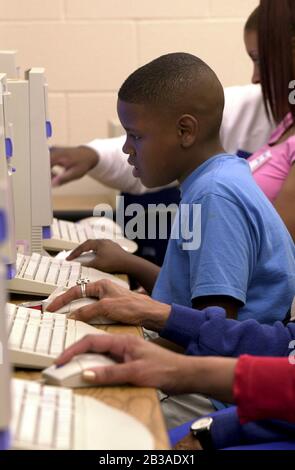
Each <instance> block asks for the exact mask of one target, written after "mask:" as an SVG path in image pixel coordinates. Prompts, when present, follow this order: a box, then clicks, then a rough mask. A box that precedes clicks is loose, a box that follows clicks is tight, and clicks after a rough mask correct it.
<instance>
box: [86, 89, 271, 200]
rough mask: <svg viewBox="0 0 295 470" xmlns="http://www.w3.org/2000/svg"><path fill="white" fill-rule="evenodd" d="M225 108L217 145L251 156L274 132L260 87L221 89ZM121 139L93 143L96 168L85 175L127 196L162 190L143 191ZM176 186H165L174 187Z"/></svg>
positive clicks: (173, 184) (123, 137) (122, 137)
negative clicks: (96, 158) (128, 194)
mask: <svg viewBox="0 0 295 470" xmlns="http://www.w3.org/2000/svg"><path fill="white" fill-rule="evenodd" d="M224 93H225V107H224V113H223V120H222V126H221V130H220V138H221V143H222V145H223V147H224V149H225V150H226V151H227V152H228V153H236V152H237V151H238V150H244V151H246V152H249V153H252V152H254V151H256V150H258V149H259V148H260V147H262V145H264V144H265V143H266V142H267V140H268V138H269V136H270V134H271V132H272V130H273V129H274V128H275V125H274V124H273V123H270V122H269V121H268V119H267V117H266V113H265V109H264V105H263V100H262V93H261V87H260V85H243V86H233V87H228V88H225V90H224ZM124 141H125V136H120V137H115V138H110V139H95V140H93V141H91V142H89V143H88V144H86V145H87V146H88V147H90V148H92V149H93V150H95V151H96V152H97V154H98V164H97V165H96V167H94V168H93V169H92V170H91V171H90V172H89V175H90V176H92V177H93V178H94V179H96V180H97V181H99V182H101V183H103V184H105V185H107V186H110V187H112V188H115V189H119V190H120V191H123V192H128V193H131V194H141V193H144V192H147V191H156V190H157V189H158V190H159V189H162V188H152V189H150V188H146V187H145V186H144V185H143V184H142V183H141V181H140V179H139V178H135V177H134V176H133V174H132V167H131V166H130V165H129V164H128V162H127V158H128V156H127V155H126V154H124V153H123V151H122V146H123V144H124ZM175 185H177V182H175V183H172V184H171V185H169V186H175Z"/></svg>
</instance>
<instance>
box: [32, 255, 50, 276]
mask: <svg viewBox="0 0 295 470" xmlns="http://www.w3.org/2000/svg"><path fill="white" fill-rule="evenodd" d="M50 264H51V258H49V256H42V258H41V261H40V264H39V266H38V269H37V272H36V276H35V281H39V282H45V279H46V277H47V273H48V271H49V267H50Z"/></svg>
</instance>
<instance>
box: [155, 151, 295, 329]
mask: <svg viewBox="0 0 295 470" xmlns="http://www.w3.org/2000/svg"><path fill="white" fill-rule="evenodd" d="M181 193H182V200H181V204H180V207H179V211H178V214H177V216H176V218H175V221H174V225H173V228H172V232H171V238H170V240H169V244H168V247H167V252H166V256H165V260H164V264H163V267H162V269H161V272H160V274H159V276H158V279H157V282H156V284H155V287H154V290H153V294H152V296H153V298H154V299H157V300H159V301H162V302H166V303H168V304H172V303H177V304H180V305H184V306H191V305H192V299H194V298H196V297H200V296H214V295H226V296H230V297H233V298H235V299H237V300H239V301H241V303H242V306H241V307H240V308H239V312H238V319H239V320H245V319H248V318H255V319H256V320H258V321H259V322H261V323H268V324H272V323H273V322H274V321H276V320H283V319H284V318H285V316H286V313H287V311H288V310H289V308H290V306H291V303H292V299H293V297H294V295H295V248H294V243H293V240H292V238H291V236H290V234H289V233H288V231H287V229H286V227H285V225H284V223H283V221H282V220H281V218H280V217H279V215H278V214H277V212H276V210H275V209H274V207H273V206H272V204H271V203H270V202H269V200H268V199H267V198H266V196H265V195H264V194H263V192H262V191H261V190H260V188H259V187H258V186H257V184H256V182H255V181H254V179H253V177H252V174H251V172H250V168H249V165H248V163H247V162H246V161H244V160H242V159H240V158H238V157H237V156H235V155H228V154H220V155H216V156H214V157H212V158H210V159H209V160H207V161H206V162H205V163H203V164H202V165H201V166H200V167H198V168H197V169H196V170H195V171H193V173H191V174H190V175H189V176H188V177H187V178H186V180H185V181H184V182H183V183H182V185H181ZM200 208H201V209H200ZM177 231H178V232H179V237H178V238H177V236H178V234H177ZM190 231H191V232H192V233H193V236H192V237H191V242H190V241H189V239H188V237H189V232H190ZM173 237H174V238H173Z"/></svg>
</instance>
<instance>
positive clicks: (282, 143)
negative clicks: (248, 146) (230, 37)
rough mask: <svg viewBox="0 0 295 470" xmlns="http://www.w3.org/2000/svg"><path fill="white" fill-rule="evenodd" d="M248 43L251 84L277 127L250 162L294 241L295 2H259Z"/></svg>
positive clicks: (247, 32) (248, 25) (250, 23)
mask: <svg viewBox="0 0 295 470" xmlns="http://www.w3.org/2000/svg"><path fill="white" fill-rule="evenodd" d="M244 39H245V45H246V49H247V52H248V54H249V56H250V58H251V59H252V61H253V64H254V71H253V76H252V82H253V83H261V87H262V92H263V98H264V104H265V107H266V110H267V113H268V116H269V119H271V116H273V118H274V121H275V122H276V123H277V124H278V126H277V128H276V129H275V131H274V132H273V134H272V135H271V137H270V140H269V142H268V143H267V144H266V145H265V146H264V147H262V148H261V149H260V150H259V151H257V152H255V153H254V154H253V155H252V156H251V157H250V158H249V160H248V161H249V163H250V166H251V169H252V172H253V176H254V178H255V180H256V181H257V183H258V185H259V186H260V188H261V189H262V191H263V192H264V193H265V194H266V196H267V197H268V198H269V200H270V201H271V202H272V203H273V204H274V206H275V208H276V209H277V211H278V212H279V214H280V215H281V217H282V219H283V220H284V222H285V224H286V225H287V227H288V229H289V232H290V233H291V235H292V236H293V238H294V239H295V209H294V203H295V166H294V163H295V124H294V122H295V106H294V105H293V104H291V100H289V96H291V95H290V93H291V92H292V89H291V88H290V87H291V81H292V80H294V78H295V67H294V60H293V49H292V45H293V43H294V39H295V2H294V1H292V0H280V1H279V2H277V1H276V2H274V1H272V0H261V2H260V6H259V7H258V8H257V9H256V10H254V12H253V13H252V15H250V17H249V19H248V21H247V23H246V25H245V32H244ZM289 84H290V86H289ZM293 88H294V86H293Z"/></svg>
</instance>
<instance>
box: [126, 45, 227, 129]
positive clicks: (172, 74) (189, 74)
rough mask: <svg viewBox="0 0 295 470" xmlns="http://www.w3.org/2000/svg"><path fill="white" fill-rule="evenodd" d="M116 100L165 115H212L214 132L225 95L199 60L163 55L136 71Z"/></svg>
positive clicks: (218, 122) (192, 57)
mask: <svg viewBox="0 0 295 470" xmlns="http://www.w3.org/2000/svg"><path fill="white" fill-rule="evenodd" d="M118 97H119V99H120V100H121V101H124V102H126V103H132V104H143V105H151V106H154V107H161V109H163V110H167V111H171V110H173V109H175V110H177V111H180V110H181V111H183V112H189V111H192V112H194V111H196V114H199V115H200V114H206V113H207V114H209V113H211V115H212V117H213V114H214V115H215V117H214V118H213V120H212V121H215V122H212V124H213V126H212V128H213V127H214V129H218V128H219V127H220V124H221V120H222V113H223V107H224V94H223V88H222V85H221V83H220V81H219V79H218V77H217V75H216V74H215V72H214V71H213V70H212V69H211V68H210V67H209V66H208V65H207V64H206V63H205V62H203V61H202V60H201V59H199V58H198V57H196V56H194V55H192V54H188V53H185V52H175V53H171V54H166V55H162V56H160V57H158V58H157V59H155V60H153V61H151V62H149V63H147V64H145V65H143V66H142V67H140V68H138V69H137V70H135V71H134V72H133V73H132V74H131V75H129V77H128V78H127V79H126V80H125V82H124V83H123V85H122V86H121V88H120V90H119V93H118ZM212 109H213V110H214V112H213V113H212Z"/></svg>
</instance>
